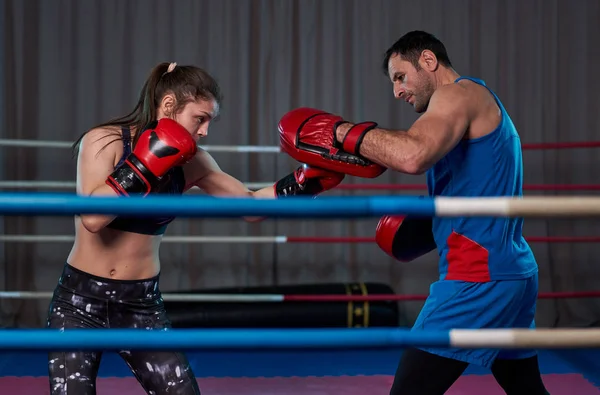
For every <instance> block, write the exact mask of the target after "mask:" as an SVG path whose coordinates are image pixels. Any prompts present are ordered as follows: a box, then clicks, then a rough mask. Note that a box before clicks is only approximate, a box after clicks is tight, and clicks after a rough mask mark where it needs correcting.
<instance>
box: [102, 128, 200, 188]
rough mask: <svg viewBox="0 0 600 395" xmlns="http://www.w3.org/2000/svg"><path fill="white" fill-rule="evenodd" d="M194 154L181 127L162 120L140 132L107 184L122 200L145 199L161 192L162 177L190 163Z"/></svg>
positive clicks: (193, 144) (187, 136) (190, 143)
mask: <svg viewBox="0 0 600 395" xmlns="http://www.w3.org/2000/svg"><path fill="white" fill-rule="evenodd" d="M197 150H198V147H197V145H196V142H195V141H194V139H193V138H192V136H191V134H190V133H189V132H188V131H187V130H186V129H185V128H184V127H183V126H181V125H180V124H178V123H177V122H175V121H173V120H172V119H169V118H162V119H161V120H160V121H158V122H153V123H152V124H151V125H149V126H148V127H147V128H146V129H145V130H144V131H143V132H142V134H141V135H140V138H139V140H138V142H137V144H136V145H135V148H134V150H133V152H132V153H131V154H130V155H129V156H128V157H127V159H126V160H125V162H124V163H123V165H121V166H120V167H118V168H117V169H115V171H114V172H113V173H112V174H111V175H110V176H108V178H107V179H106V183H107V184H108V185H109V186H111V187H112V188H113V189H114V190H115V191H116V192H117V193H118V194H119V195H122V196H130V195H132V194H141V195H142V196H146V195H148V194H149V193H150V192H151V191H153V190H155V189H158V188H160V184H161V177H162V176H164V175H165V174H166V173H167V172H168V171H169V170H170V169H171V168H172V167H175V166H178V165H181V164H184V163H185V162H187V161H189V160H190V159H191V158H193V157H194V155H196V151H197Z"/></svg>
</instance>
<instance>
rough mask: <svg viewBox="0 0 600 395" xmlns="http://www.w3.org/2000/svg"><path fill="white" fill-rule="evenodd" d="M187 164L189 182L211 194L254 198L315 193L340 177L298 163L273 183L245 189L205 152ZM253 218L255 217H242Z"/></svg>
mask: <svg viewBox="0 0 600 395" xmlns="http://www.w3.org/2000/svg"><path fill="white" fill-rule="evenodd" d="M189 166H191V169H190V171H191V174H193V177H192V179H193V180H194V181H193V182H192V183H191V184H192V185H195V186H197V187H198V188H200V189H202V190H203V191H204V192H206V193H207V194H209V195H213V196H223V197H224V196H242V197H243V196H248V197H255V198H271V199H274V198H279V197H284V196H293V195H305V196H306V195H308V196H316V195H318V194H320V193H322V192H324V191H326V190H329V189H332V188H334V187H335V186H337V185H338V184H339V183H340V182H342V180H343V179H344V175H343V174H339V173H334V172H330V171H327V170H323V169H318V168H309V167H308V166H300V167H299V168H298V169H296V170H295V171H294V172H292V173H290V174H288V175H287V176H285V177H283V178H281V179H280V180H279V181H277V182H275V183H274V184H273V185H269V186H267V187H265V188H262V189H259V190H257V191H251V190H249V189H248V188H247V187H246V186H245V185H244V184H243V183H242V182H241V181H239V180H238V179H236V178H235V177H232V176H231V175H229V174H227V173H225V172H224V171H222V170H221V168H220V167H219V165H218V164H217V162H216V161H215V160H214V159H213V158H212V156H211V155H210V154H209V153H208V152H206V151H203V150H201V151H199V152H198V153H197V154H196V157H195V158H194V160H193V161H192V162H191V163H190V164H189ZM246 220H248V221H253V222H254V221H257V220H259V218H246Z"/></svg>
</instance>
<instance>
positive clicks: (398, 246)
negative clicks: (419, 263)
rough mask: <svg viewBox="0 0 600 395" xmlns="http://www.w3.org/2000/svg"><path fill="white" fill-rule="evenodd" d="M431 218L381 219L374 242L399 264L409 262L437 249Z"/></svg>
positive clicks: (386, 217) (388, 217) (396, 217)
mask: <svg viewBox="0 0 600 395" xmlns="http://www.w3.org/2000/svg"><path fill="white" fill-rule="evenodd" d="M431 226H432V224H431V218H410V217H402V216H389V215H386V216H384V217H381V219H380V220H379V223H378V224H377V230H376V231H375V241H376V243H377V245H378V246H379V248H381V249H382V250H383V251H384V252H385V253H386V254H388V255H389V256H391V257H392V258H395V259H397V260H399V261H400V262H410V261H412V260H413V259H416V258H418V257H420V256H422V255H425V254H427V253H428V252H430V251H433V250H434V249H435V248H437V246H436V244H435V241H434V239H433V232H432V230H431Z"/></svg>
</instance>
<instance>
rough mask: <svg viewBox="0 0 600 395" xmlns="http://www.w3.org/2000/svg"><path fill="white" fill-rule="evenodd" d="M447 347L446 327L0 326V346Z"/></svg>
mask: <svg viewBox="0 0 600 395" xmlns="http://www.w3.org/2000/svg"><path fill="white" fill-rule="evenodd" d="M409 345H410V346H424V347H440V348H447V347H449V346H450V332H449V331H419V332H411V331H410V330H409V329H402V328H394V329H386V328H383V329H381V328H360V329H353V328H343V329H218V330H214V329H170V330H166V331H163V330H145V329H65V330H64V331H63V330H57V329H3V330H0V350H1V349H4V350H39V351H42V350H43V351H52V350H55V351H70V350H107V351H119V350H194V349H236V350H239V349H257V348H258V349H264V348H267V349H269V348H270V349H273V348H276V349H290V348H291V349H309V348H317V349H322V348H378V347H404V346H409Z"/></svg>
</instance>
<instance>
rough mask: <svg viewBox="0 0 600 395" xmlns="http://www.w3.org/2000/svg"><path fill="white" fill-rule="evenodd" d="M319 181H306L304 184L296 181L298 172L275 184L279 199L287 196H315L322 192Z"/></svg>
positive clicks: (311, 179) (312, 179) (310, 179)
mask: <svg viewBox="0 0 600 395" xmlns="http://www.w3.org/2000/svg"><path fill="white" fill-rule="evenodd" d="M322 189H323V188H322V187H321V185H320V184H319V181H318V180H317V179H314V178H309V179H306V180H305V182H304V183H303V184H300V183H299V182H298V181H297V180H296V172H293V173H290V174H288V175H287V176H285V177H283V178H282V179H281V180H279V181H277V182H276V183H275V194H276V195H277V197H285V196H315V195H318V194H319V193H320V192H321V191H322Z"/></svg>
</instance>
